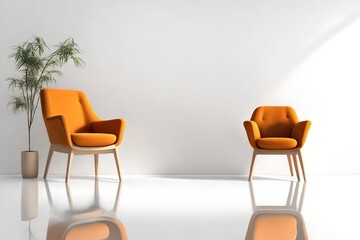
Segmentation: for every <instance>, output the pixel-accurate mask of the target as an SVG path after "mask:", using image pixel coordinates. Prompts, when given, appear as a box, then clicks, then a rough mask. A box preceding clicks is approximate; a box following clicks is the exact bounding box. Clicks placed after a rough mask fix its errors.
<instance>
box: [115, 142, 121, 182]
mask: <svg viewBox="0 0 360 240" xmlns="http://www.w3.org/2000/svg"><path fill="white" fill-rule="evenodd" d="M114 158H115V163H116V169H117V172H118V176H119V181H121V173H120V163H119V156H118V152H117V150H116V148H115V149H114Z"/></svg>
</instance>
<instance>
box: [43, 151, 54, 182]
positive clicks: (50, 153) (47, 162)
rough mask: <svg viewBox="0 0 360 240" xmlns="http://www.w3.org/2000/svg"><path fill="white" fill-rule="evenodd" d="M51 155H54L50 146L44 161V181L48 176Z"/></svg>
mask: <svg viewBox="0 0 360 240" xmlns="http://www.w3.org/2000/svg"><path fill="white" fill-rule="evenodd" d="M53 153H54V150H53V148H52V146H50V148H49V153H48V158H47V160H46V165H45V172H44V179H46V178H47V175H48V172H49V167H50V162H51V159H52V156H53Z"/></svg>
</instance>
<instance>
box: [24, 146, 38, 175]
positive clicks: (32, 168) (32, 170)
mask: <svg viewBox="0 0 360 240" xmlns="http://www.w3.org/2000/svg"><path fill="white" fill-rule="evenodd" d="M38 173H39V154H38V151H23V152H21V175H22V177H23V178H37V177H38Z"/></svg>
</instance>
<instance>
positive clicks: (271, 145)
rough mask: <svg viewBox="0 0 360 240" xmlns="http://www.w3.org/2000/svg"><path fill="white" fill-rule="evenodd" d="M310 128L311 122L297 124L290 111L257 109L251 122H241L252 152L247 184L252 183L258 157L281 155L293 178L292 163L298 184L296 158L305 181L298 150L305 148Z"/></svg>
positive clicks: (266, 108)
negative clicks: (286, 161)
mask: <svg viewBox="0 0 360 240" xmlns="http://www.w3.org/2000/svg"><path fill="white" fill-rule="evenodd" d="M310 126H311V121H308V120H307V121H299V120H298V117H297V114H296V112H295V110H294V109H293V108H292V107H289V106H261V107H258V108H256V109H255V110H254V112H253V114H252V116H251V119H250V120H249V121H244V127H245V130H246V134H247V137H248V140H249V143H250V145H251V147H252V148H253V149H254V151H253V156H252V160H251V166H250V173H249V179H248V180H249V181H251V179H252V175H253V170H254V163H255V158H256V156H257V155H258V154H280V155H286V156H287V159H288V164H289V167H290V172H291V175H292V176H293V168H292V162H293V163H294V166H295V170H296V175H297V179H298V180H299V181H300V175H299V170H298V165H297V157H298V158H299V161H300V165H301V169H302V173H303V178H304V181H306V176H305V169H304V164H303V159H302V155H301V151H300V150H301V148H302V147H303V146H304V144H305V140H306V137H307V135H308V131H309V129H310ZM291 158H292V159H291ZM291 160H292V161H291Z"/></svg>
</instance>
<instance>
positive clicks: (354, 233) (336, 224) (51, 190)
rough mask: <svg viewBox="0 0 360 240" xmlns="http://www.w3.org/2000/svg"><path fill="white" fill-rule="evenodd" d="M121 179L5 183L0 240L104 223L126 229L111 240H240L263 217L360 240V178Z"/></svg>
mask: <svg viewBox="0 0 360 240" xmlns="http://www.w3.org/2000/svg"><path fill="white" fill-rule="evenodd" d="M115 179H116V178H115V177H114V178H111V177H109V176H104V177H99V180H98V181H95V180H94V179H93V178H92V177H88V178H85V177H82V178H79V177H72V178H71V179H70V182H69V184H67V185H66V184H65V183H64V179H63V178H62V177H61V178H60V177H53V176H50V177H49V179H48V181H44V180H43V179H37V180H23V179H21V178H20V177H15V176H13V177H9V176H7V177H6V176H3V177H0V196H1V197H0V208H1V214H0V239H11V240H17V239H54V240H55V239H63V238H61V237H62V236H64V234H65V232H66V231H67V232H69V229H71V228H72V227H74V226H75V227H76V226H79V225H78V223H79V222H80V223H82V224H88V223H89V222H96V221H98V222H103V223H108V222H110V223H113V224H115V225H114V226H117V227H118V226H120V228H119V229H120V230H118V232H117V233H114V231H115V230H111V227H109V229H110V231H109V232H108V233H107V234H108V235H110V236H111V235H113V234H118V235H117V236H116V237H115V238H113V239H121V238H120V237H119V236H120V235H122V239H130V240H151V239H156V240H180V239H181V240H183V239H190V240H212V239H214V240H215V239H216V240H219V239H226V240H235V239H237V240H238V239H245V238H246V234H250V233H251V232H252V231H253V230H254V226H253V224H251V222H252V219H254V217H253V218H252V216H255V215H259V213H261V212H262V211H263V212H264V211H268V212H269V211H271V212H273V213H274V211H275V213H276V212H278V213H280V212H281V211H291V212H292V213H296V216H298V217H297V218H296V220H297V221H298V223H297V224H298V225H297V226H300V229H299V228H298V230H297V231H298V236H300V235H301V234H302V233H301V232H302V231H303V230H305V229H306V231H307V235H308V239H315V240H322V239H324V240H325V239H326V240H331V239H346V240H351V239H354V240H356V239H360V230H359V220H358V216H360V204H359V203H360V194H359V190H358V186H359V185H360V176H308V181H307V182H306V184H304V182H303V181H301V182H297V181H291V180H293V179H292V178H286V177H283V178H279V177H277V178H275V177H274V178H271V177H269V176H266V177H256V176H255V177H254V180H253V182H252V184H249V183H248V182H247V181H246V178H245V177H241V176H223V177H219V176H218V177H211V176H209V177H175V176H174V177H147V176H124V177H123V181H122V183H121V184H118V183H117V181H116V180H115ZM269 206H271V207H269ZM265 208H266V210H263V209H265ZM285 208H286V209H287V210H284V209H285ZM294 216H295V215H294ZM302 221H303V222H302ZM299 224H300V225H299ZM107 226H110V225H109V224H108V225H107ZM259 226H260V225H259ZM90 227H91V226H90ZM96 227H98V228H99V229H100V230H101V226H100V225H99V226H96V225H94V228H95V229H96ZM302 227H303V228H302ZM280 229H281V228H280ZM77 230H78V232H77V233H78V234H80V233H81V229H77ZM100 230H99V231H100ZM94 231H95V232H96V230H94ZM94 231H93V232H94ZM86 232H88V233H89V232H91V231H87V230H86V231H85V235H86ZM304 232H305V231H304ZM75 233H76V232H75ZM75 233H74V234H75ZM305 234H306V233H305ZM95 235H96V234H95ZM95 235H94V234H93V233H92V237H94V239H97V238H95V237H96V236H95ZM126 235H127V238H126ZM74 239H79V240H80V239H81V238H80V237H77V238H74ZM83 239H87V240H89V239H90V238H89V237H85V238H83ZM91 239H93V238H91ZM297 239H301V238H299V237H298V238H297Z"/></svg>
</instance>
